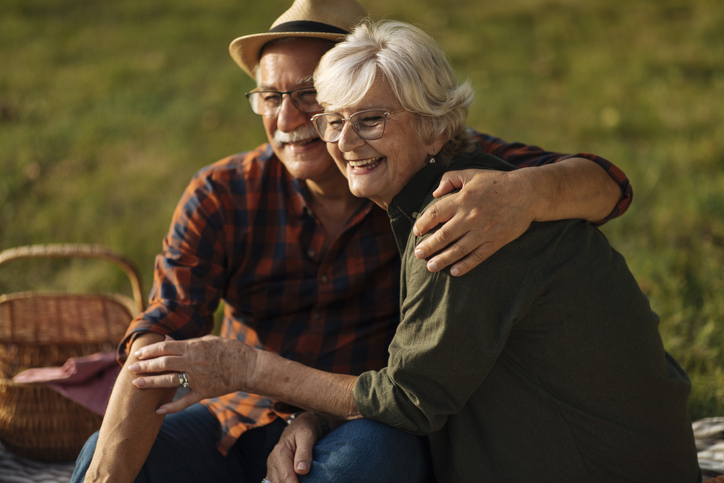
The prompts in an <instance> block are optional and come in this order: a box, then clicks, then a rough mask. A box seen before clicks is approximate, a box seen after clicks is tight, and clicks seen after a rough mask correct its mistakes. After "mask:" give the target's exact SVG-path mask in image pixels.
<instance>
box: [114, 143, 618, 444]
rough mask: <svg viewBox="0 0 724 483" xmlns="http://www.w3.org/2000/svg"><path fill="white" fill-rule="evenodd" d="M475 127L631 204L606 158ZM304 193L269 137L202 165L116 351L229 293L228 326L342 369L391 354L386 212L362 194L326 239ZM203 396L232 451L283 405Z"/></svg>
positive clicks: (207, 322) (201, 318) (191, 332)
mask: <svg viewBox="0 0 724 483" xmlns="http://www.w3.org/2000/svg"><path fill="white" fill-rule="evenodd" d="M473 135H474V137H475V139H476V140H477V141H478V142H479V143H480V145H481V147H482V148H483V150H484V151H485V152H488V153H491V154H495V155H497V156H499V157H501V158H503V159H505V160H506V161H508V162H510V163H511V164H514V165H516V166H520V167H523V166H538V165H543V164H548V163H553V162H556V161H559V160H562V159H567V158H570V157H575V156H578V157H585V158H588V159H590V160H592V161H594V162H596V163H597V164H599V165H600V166H601V167H603V168H604V169H605V170H606V171H607V172H608V173H609V175H611V177H612V178H613V179H614V180H616V181H617V182H618V183H619V185H620V186H621V190H622V197H621V200H620V201H619V203H618V204H617V206H616V208H615V209H614V210H613V212H612V213H611V214H610V215H609V216H608V217H607V218H606V219H604V220H601V223H603V222H605V221H607V220H608V219H611V218H614V217H616V216H619V215H621V214H623V213H624V211H625V210H626V209H627V208H628V206H629V204H630V203H631V196H632V191H631V187H630V185H629V183H628V180H627V179H626V176H625V175H624V174H623V172H622V171H621V170H620V169H618V168H616V167H615V166H614V165H612V164H611V163H609V162H608V161H606V160H605V159H602V158H600V157H597V156H594V155H589V154H576V155H562V154H557V153H551V152H546V151H542V150H541V149H539V148H537V147H534V146H526V145H523V144H508V143H505V142H504V141H502V140H500V139H497V138H494V137H492V136H488V135H484V134H480V133H476V132H473ZM307 200H308V194H307V191H306V188H305V185H304V183H303V182H302V181H300V180H297V179H293V178H292V177H291V176H290V175H289V173H288V172H287V171H286V170H285V169H284V167H283V165H282V163H281V162H280V161H279V159H278V158H277V157H276V156H275V155H274V152H273V151H272V149H271V147H270V146H269V145H268V144H265V145H262V146H260V147H259V148H257V149H256V150H254V151H250V152H247V153H242V154H238V155H235V156H230V157H228V158H226V159H223V160H221V161H219V162H217V163H215V164H213V165H211V166H209V167H206V168H204V169H202V170H201V171H199V172H198V173H197V174H196V176H195V177H194V178H193V180H192V181H191V183H190V184H189V186H188V187H187V189H186V191H185V193H184V194H183V196H182V198H181V200H180V202H179V204H178V205H177V208H176V211H175V213H174V216H173V220H172V223H171V228H170V231H169V233H168V235H167V236H166V238H165V239H164V242H163V253H162V254H160V255H158V257H157V258H156V265H155V272H154V288H153V291H152V293H151V298H150V304H149V307H148V309H147V310H146V311H145V312H144V313H143V314H141V315H139V316H138V317H136V318H135V319H134V320H133V322H132V323H131V326H130V327H129V329H128V332H127V333H126V337H125V338H124V340H123V342H122V343H121V345H120V346H119V358H120V359H121V360H122V359H123V358H125V357H126V355H127V350H128V349H129V348H130V344H131V342H132V341H133V339H134V338H135V337H136V336H137V335H139V334H141V333H144V332H147V331H152V332H156V333H159V334H162V335H165V336H169V337H171V338H173V339H177V340H183V339H189V338H193V337H200V336H203V335H205V334H208V333H209V332H211V330H212V329H213V325H214V320H213V314H214V312H215V311H216V309H217V307H218V304H219V302H220V300H222V299H223V300H224V302H225V312H224V320H223V325H222V328H221V336H222V337H227V338H232V339H238V340H240V341H242V342H244V343H246V344H249V345H251V346H253V347H257V348H260V349H264V350H268V351H273V352H276V353H279V354H281V355H282V356H284V357H286V358H288V359H292V360H295V361H298V362H301V363H303V364H306V365H309V366H311V367H315V368H317V369H321V370H325V371H331V372H336V373H345V374H354V375H359V374H361V373H362V372H365V371H368V370H378V369H380V368H382V367H384V366H385V365H387V355H388V354H387V347H388V345H389V343H390V341H391V340H392V337H393V335H394V333H395V329H396V326H397V323H398V321H399V274H400V258H399V253H398V251H397V247H396V245H395V242H394V239H393V237H392V233H391V230H390V225H389V219H388V217H387V213H386V212H385V211H383V210H382V209H380V208H379V207H377V206H376V205H375V204H374V203H372V202H370V201H365V202H364V203H363V204H362V206H361V207H360V208H359V209H358V211H357V212H356V213H355V214H354V215H353V216H352V217H351V218H350V220H349V221H348V222H347V225H346V226H345V228H344V229H343V231H342V233H340V234H339V235H338V236H337V237H336V238H335V239H334V240H331V241H330V242H329V243H328V244H325V236H326V235H325V231H324V229H323V228H322V226H321V225H320V223H319V222H318V221H317V219H316V218H315V216H314V213H313V212H312V211H311V209H310V208H309V204H308V201H307ZM326 245H328V248H327V251H326V253H324V254H323V256H320V254H322V252H323V248H322V247H323V246H326ZM204 404H205V405H206V406H207V407H208V408H209V410H210V411H211V412H212V413H214V414H215V415H216V417H217V418H218V419H219V421H220V423H221V435H220V441H219V446H218V447H219V450H220V451H221V452H222V453H224V454H226V453H227V452H228V449H229V448H230V447H231V446H232V445H233V444H234V442H235V441H236V440H237V438H238V437H239V436H240V435H241V434H242V433H243V432H244V431H246V430H248V429H251V428H253V427H257V426H261V425H265V424H268V423H270V422H271V421H273V420H274V419H275V418H276V417H278V416H279V415H284V414H285V413H284V412H283V410H280V411H275V406H274V402H273V401H271V400H270V399H268V398H264V397H260V396H257V395H254V394H247V393H243V392H237V393H232V394H228V395H226V396H223V397H218V398H213V399H209V400H206V401H204Z"/></svg>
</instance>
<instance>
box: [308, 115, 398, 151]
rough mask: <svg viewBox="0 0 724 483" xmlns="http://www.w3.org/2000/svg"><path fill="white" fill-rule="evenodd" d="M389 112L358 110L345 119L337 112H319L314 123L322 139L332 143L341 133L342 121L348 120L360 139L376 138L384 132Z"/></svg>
mask: <svg viewBox="0 0 724 483" xmlns="http://www.w3.org/2000/svg"><path fill="white" fill-rule="evenodd" d="M388 115H389V113H388V112H387V111H384V110H381V109H379V110H377V109H373V110H369V111H360V112H356V113H354V114H352V115H351V116H350V117H349V119H345V118H343V117H342V116H340V115H339V114H332V113H328V114H319V115H317V116H314V119H313V120H314V125H315V127H316V128H317V132H318V133H319V136H320V137H321V139H322V141H324V142H327V143H333V142H336V141H338V140H339V138H340V136H341V135H342V129H343V128H344V123H345V122H346V121H349V122H350V123H351V124H352V129H354V131H355V132H356V133H357V135H358V136H359V137H361V138H362V139H368V140H370V139H378V138H380V137H382V134H384V132H385V123H386V120H387V116H388Z"/></svg>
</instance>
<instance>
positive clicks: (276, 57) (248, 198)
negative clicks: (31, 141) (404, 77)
mask: <svg viewBox="0 0 724 483" xmlns="http://www.w3.org/2000/svg"><path fill="white" fill-rule="evenodd" d="M364 15H365V12H364V11H363V10H362V8H361V6H360V5H359V4H357V3H356V2H355V1H354V0H343V1H340V0H324V1H321V0H317V1H315V0H297V1H296V2H295V3H294V5H292V7H291V8H290V9H289V10H288V11H287V12H285V13H284V14H283V15H282V16H281V17H280V18H279V19H278V20H277V21H276V22H275V23H274V24H273V25H272V28H271V29H270V31H269V32H267V33H263V34H257V35H249V36H245V37H241V38H239V39H237V40H235V41H234V42H233V43H232V44H231V47H230V50H231V54H232V57H233V58H234V60H235V61H236V62H237V63H238V64H239V65H240V66H241V67H242V69H244V71H245V72H247V74H249V75H251V76H252V77H253V78H255V79H256V81H257V88H256V89H255V90H254V91H252V92H251V93H249V94H247V97H248V98H249V100H250V102H251V105H252V109H254V111H255V112H256V113H257V114H260V115H261V116H262V122H263V124H264V127H265V129H266V132H267V136H268V140H269V143H268V144H265V145H262V146H260V147H259V148H257V149H255V150H253V151H249V152H246V153H243V154H239V155H235V156H231V157H229V158H226V159H224V160H221V161H219V162H218V163H215V164H213V165H211V166H209V167H207V168H205V169H203V170H201V171H200V172H199V173H198V174H197V175H196V176H195V178H194V179H193V180H192V182H191V184H190V185H189V187H188V188H187V190H186V192H185V193H184V195H183V197H182V198H181V201H180V202H179V204H178V207H177V209H176V212H175V214H174V219H173V221H172V226H171V230H170V232H169V234H168V235H167V237H166V238H165V240H164V251H163V253H162V254H161V255H159V257H158V258H157V261H156V267H155V286H154V291H153V293H152V298H151V303H150V306H149V308H148V310H147V311H146V312H145V313H144V314H142V315H141V316H139V317H138V318H136V319H135V320H134V321H133V323H132V325H131V327H130V328H129V330H128V333H127V336H126V338H125V340H124V341H123V342H122V344H121V346H120V350H119V352H120V357H121V359H125V366H126V367H130V366H131V365H133V364H134V363H135V362H136V357H135V356H134V353H135V352H136V351H137V350H138V349H140V348H141V347H143V346H146V345H148V344H152V343H155V342H159V341H162V340H164V338H172V339H176V340H186V341H187V344H185V345H184V350H183V354H179V355H183V356H184V357H186V358H187V360H188V359H191V360H194V361H196V365H195V368H196V371H195V372H194V373H193V374H192V373H191V372H189V373H188V374H187V373H180V372H178V371H174V369H173V368H172V367H169V368H168V369H169V373H170V374H169V377H170V378H173V380H174V381H178V385H179V386H182V385H183V386H185V387H190V391H189V392H188V394H186V395H185V396H183V397H182V398H181V399H179V400H178V401H176V402H175V403H170V401H171V400H172V398H173V396H174V393H175V388H173V389H148V390H140V389H139V388H137V387H135V386H134V385H133V384H132V382H131V381H132V380H133V378H134V375H133V374H132V373H131V371H128V370H124V371H122V373H121V375H120V376H119V378H118V380H117V382H116V385H115V387H114V390H113V394H112V396H111V401H110V403H109V407H108V410H107V412H106V417H105V419H104V421H103V425H102V427H101V430H100V432H99V433H97V434H96V435H94V436H93V437H91V439H90V440H89V442H88V444H87V445H86V447H85V448H84V450H83V452H82V454H81V455H80V457H79V459H78V464H77V467H76V472H75V474H74V476H73V481H87V482H90V481H133V480H134V479H135V478H138V479H137V480H136V481H163V482H166V481H174V482H177V481H190V482H191V481H193V482H197V481H214V482H217V481H236V482H238V481H249V482H254V483H258V482H259V481H260V480H261V478H262V477H264V476H265V475H266V470H267V468H266V461H267V458H268V456H269V454H270V453H271V452H272V450H273V448H274V447H275V445H276V447H277V451H276V452H275V461H276V462H277V463H275V464H278V462H279V461H281V462H282V463H281V466H284V467H285V468H284V471H283V472H284V474H283V475H282V476H281V477H282V478H284V479H285V481H294V480H295V479H296V474H299V475H306V476H305V477H300V480H301V479H304V478H306V480H305V481H346V482H349V481H397V482H399V481H425V479H426V478H428V474H429V473H428V471H429V469H428V466H427V465H428V458H427V457H426V454H425V451H426V444H425V441H424V440H422V439H420V438H418V437H416V436H411V435H409V434H406V433H403V432H401V431H398V430H395V429H392V428H389V427H387V426H384V425H380V424H378V423H374V422H371V421H365V420H361V421H359V422H355V424H354V425H351V424H345V425H342V426H341V427H339V428H338V429H335V430H333V431H331V433H330V434H328V435H327V436H326V437H325V438H324V439H323V440H321V441H319V443H318V444H317V445H316V446H315V447H314V459H312V456H311V450H312V445H313V444H314V443H316V442H317V441H316V440H317V439H318V436H320V431H319V429H320V428H321V427H322V425H323V424H322V423H320V422H319V421H318V420H317V419H316V417H315V416H314V415H311V414H309V413H305V414H302V415H300V416H299V417H297V418H296V419H294V417H295V416H297V415H298V414H297V413H294V409H293V408H288V407H284V405H282V404H280V403H275V402H273V401H271V400H269V399H266V398H263V397H261V396H257V395H253V394H246V393H233V394H228V395H226V396H223V397H218V398H213V399H209V400H205V401H203V403H202V404H195V403H197V402H199V401H201V399H203V397H204V395H206V394H214V392H215V391H214V388H215V387H223V380H224V379H225V378H226V377H227V376H226V375H227V374H228V373H229V372H230V371H234V370H237V369H236V368H238V367H240V366H239V365H237V364H238V360H237V359H236V356H235V354H236V353H237V352H238V349H237V348H238V347H239V346H238V345H239V344H249V345H252V346H255V347H258V348H262V349H265V350H268V351H273V352H276V353H279V354H281V355H282V356H284V357H286V358H288V359H291V360H295V361H299V362H302V363H304V364H307V365H309V366H312V367H315V368H318V369H322V370H326V371H332V372H338V373H346V374H354V375H357V374H360V373H362V372H364V371H367V370H375V369H379V368H381V367H383V366H385V365H386V363H387V346H388V344H389V342H390V340H391V339H392V336H393V335H394V333H395V328H396V325H397V323H398V318H399V314H398V303H399V268H400V260H399V255H398V253H397V248H396V246H395V243H394V239H393V237H392V234H391V232H390V227H389V222H388V220H387V216H386V213H385V212H384V211H382V210H380V209H379V208H377V207H376V206H374V205H373V204H372V203H371V202H369V201H367V200H362V199H358V198H355V197H354V196H352V195H351V193H350V192H349V189H348V186H347V183H346V181H345V179H344V177H343V176H342V175H341V173H340V172H339V170H338V169H337V167H336V166H335V164H334V162H333V160H332V159H331V157H330V156H329V154H328V153H327V150H326V146H325V144H324V143H323V142H321V141H320V140H319V139H318V137H317V135H316V134H315V133H314V130H313V128H312V125H311V123H310V121H309V118H310V117H311V115H312V114H313V113H315V112H318V111H320V110H321V108H320V107H319V106H318V105H317V104H316V97H315V91H314V86H313V84H312V74H313V72H314V69H315V67H316V65H317V62H318V61H319V59H320V57H321V56H322V55H323V54H324V52H325V51H326V50H328V49H329V48H330V47H331V46H332V45H333V44H334V42H336V41H339V40H341V39H342V38H343V37H344V35H345V33H346V32H348V31H349V30H350V28H351V26H352V25H353V24H354V23H356V21H357V20H358V19H359V18H360V17H362V16H364ZM475 138H476V139H477V141H478V142H479V144H480V145H481V147H482V148H483V150H485V151H486V152H489V153H493V154H496V155H498V156H500V157H501V158H504V159H506V160H507V161H509V162H510V163H512V164H516V165H518V166H538V165H546V166H544V167H540V168H536V169H521V170H517V171H514V172H510V173H495V172H477V171H476V172H475V174H474V175H473V173H471V172H465V171H463V172H459V173H456V174H455V175H454V176H451V177H450V178H448V179H447V180H446V181H444V182H443V184H442V185H441V189H440V193H439V194H441V193H443V192H446V191H449V190H450V189H451V188H452V187H460V186H463V185H464V187H463V189H462V191H460V192H459V193H457V194H455V195H453V196H450V197H448V198H446V199H445V200H443V201H442V202H440V203H438V204H437V205H436V207H437V208H438V209H437V210H436V211H434V212H431V213H429V214H426V215H425V216H424V217H421V218H420V219H419V220H418V222H417V225H416V230H418V231H419V232H421V233H424V232H426V231H427V230H429V229H430V228H432V227H434V226H437V225H438V224H439V223H442V222H445V221H447V220H449V221H447V223H446V224H445V225H444V227H443V228H441V229H440V230H438V232H437V233H436V235H435V236H434V237H431V238H430V239H429V240H428V241H427V243H426V244H423V245H420V247H419V248H418V252H417V253H416V256H418V258H428V269H429V270H431V271H437V270H442V269H444V268H446V267H448V266H451V268H450V270H451V273H452V274H453V275H463V274H464V273H466V272H467V271H469V270H470V269H471V268H472V267H473V266H475V265H477V264H478V263H480V262H481V261H482V260H484V259H485V258H486V257H487V256H489V255H490V254H491V253H493V252H494V251H496V250H497V249H498V248H500V247H501V246H503V245H505V244H506V243H508V242H509V241H511V240H513V239H515V238H516V237H518V236H519V235H520V234H521V233H523V232H524V231H525V230H526V229H527V228H528V226H529V225H530V223H531V222H532V221H534V220H537V221H545V220H553V219H565V218H584V219H588V220H590V221H592V222H596V221H598V222H602V221H605V220H607V219H609V218H612V217H615V216H618V215H619V214H621V213H623V211H625V209H626V208H627V207H628V204H629V203H630V199H631V190H630V187H629V184H628V181H627V180H626V178H625V176H624V175H623V173H621V172H620V170H618V169H617V168H615V167H614V166H612V165H611V164H610V163H608V162H607V161H605V160H603V159H601V158H598V157H596V156H592V155H559V154H555V153H549V152H545V151H542V150H540V149H538V148H534V147H529V146H524V145H519V144H506V143H504V142H503V141H501V140H499V139H496V138H493V137H491V136H487V135H483V134H479V133H475ZM451 240H453V241H455V243H454V244H452V245H450V243H449V242H450V241H451ZM448 245H450V246H448ZM458 259H460V260H458ZM451 264H452V265H451ZM222 299H223V300H224V302H225V304H226V308H225V317H224V324H223V327H222V329H221V337H213V336H208V335H207V336H206V337H203V336H204V335H205V334H208V333H209V332H210V331H211V329H212V327H213V313H214V311H215V309H216V307H217V306H218V303H219V301H220V300H222ZM187 406H190V407H188V409H185V410H184V411H182V412H179V413H176V414H172V415H170V416H168V417H166V418H165V419H164V415H165V413H166V412H173V411H175V410H177V409H179V408H183V407H187ZM159 407H160V408H159ZM169 409H171V410H172V411H168V410H169ZM287 420H289V421H292V420H293V422H292V423H291V424H289V426H287ZM323 423H324V425H326V424H327V423H328V421H326V420H324V421H323ZM280 438H281V439H280ZM293 465H294V466H293ZM295 471H296V474H295ZM307 473H308V474H307ZM276 474H281V473H279V472H277V473H276Z"/></svg>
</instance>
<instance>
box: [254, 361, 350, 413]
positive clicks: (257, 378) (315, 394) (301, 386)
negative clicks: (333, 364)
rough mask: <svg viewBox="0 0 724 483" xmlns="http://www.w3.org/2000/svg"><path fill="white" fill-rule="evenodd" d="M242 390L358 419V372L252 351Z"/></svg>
mask: <svg viewBox="0 0 724 483" xmlns="http://www.w3.org/2000/svg"><path fill="white" fill-rule="evenodd" d="M252 357H253V358H254V359H255V360H254V361H253V362H252V363H251V364H248V365H247V367H248V368H249V373H248V374H247V375H246V377H245V380H246V381H247V383H246V385H247V387H246V388H245V390H247V391H248V392H252V393H255V394H262V395H265V396H268V397H271V398H273V399H277V400H279V401H284V402H287V403H289V404H293V405H295V406H298V407H300V408H303V409H308V410H310V411H314V412H316V413H320V414H325V415H328V416H333V417H336V418H341V419H348V420H349V419H358V418H360V417H361V416H360V414H359V411H357V406H356V404H355V402H354V385H355V382H356V381H357V376H350V375H347V374H333V373H330V372H324V371H319V370H317V369H313V368H311V367H307V366H305V365H303V364H300V363H298V362H293V361H290V360H287V359H284V358H283V357H281V356H279V355H277V354H273V353H271V352H264V351H255V352H254V354H253V355H252Z"/></svg>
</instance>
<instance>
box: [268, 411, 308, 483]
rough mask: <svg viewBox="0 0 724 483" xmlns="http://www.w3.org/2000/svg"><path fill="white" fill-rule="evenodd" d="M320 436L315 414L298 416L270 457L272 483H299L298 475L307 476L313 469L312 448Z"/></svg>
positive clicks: (306, 413) (283, 434)
mask: <svg viewBox="0 0 724 483" xmlns="http://www.w3.org/2000/svg"><path fill="white" fill-rule="evenodd" d="M320 434H321V430H320V427H319V422H318V421H317V417H316V416H315V415H314V414H312V413H310V412H305V413H302V414H300V415H299V416H297V418H296V419H295V420H294V421H292V422H291V424H290V425H289V426H287V428H286V429H285V430H284V432H283V433H282V436H281V438H279V442H278V443H277V445H276V446H275V447H274V450H273V451H272V452H271V454H270V455H269V458H268V459H267V463H266V467H267V474H266V475H267V476H266V477H267V478H268V479H270V480H271V481H272V483H298V480H297V475H306V474H307V473H309V470H310V469H311V465H312V448H314V444H315V443H316V442H317V440H318V439H319V435H320Z"/></svg>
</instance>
